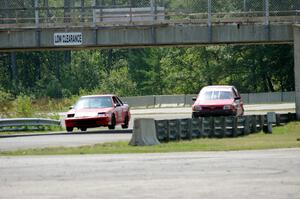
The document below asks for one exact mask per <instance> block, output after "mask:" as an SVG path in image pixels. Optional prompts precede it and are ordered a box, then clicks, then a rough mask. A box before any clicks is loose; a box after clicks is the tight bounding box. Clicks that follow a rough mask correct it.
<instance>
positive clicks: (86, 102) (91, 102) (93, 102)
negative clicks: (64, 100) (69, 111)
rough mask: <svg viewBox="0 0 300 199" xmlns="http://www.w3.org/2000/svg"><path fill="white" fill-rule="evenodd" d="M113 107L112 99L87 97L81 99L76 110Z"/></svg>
mask: <svg viewBox="0 0 300 199" xmlns="http://www.w3.org/2000/svg"><path fill="white" fill-rule="evenodd" d="M106 107H112V102H111V97H85V98H80V99H79V100H78V102H77V103H76V105H75V107H74V108H75V109H82V108H106Z"/></svg>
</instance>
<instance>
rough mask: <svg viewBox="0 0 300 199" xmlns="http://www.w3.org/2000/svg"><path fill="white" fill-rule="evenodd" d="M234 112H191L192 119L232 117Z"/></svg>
mask: <svg viewBox="0 0 300 199" xmlns="http://www.w3.org/2000/svg"><path fill="white" fill-rule="evenodd" d="M233 115H236V112H235V111H233V110H231V109H230V110H201V111H193V117H208V116H233Z"/></svg>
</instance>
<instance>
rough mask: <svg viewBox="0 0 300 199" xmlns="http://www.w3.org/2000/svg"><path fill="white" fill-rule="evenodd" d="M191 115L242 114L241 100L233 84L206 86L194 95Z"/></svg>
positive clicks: (194, 116) (195, 116)
mask: <svg viewBox="0 0 300 199" xmlns="http://www.w3.org/2000/svg"><path fill="white" fill-rule="evenodd" d="M193 100H194V101H195V103H194V104H193V106H192V110H193V113H192V117H193V118H197V117H202V116H227V115H232V116H239V115H243V114H244V107H243V102H242V99H241V96H240V94H239V93H238V91H237V89H236V88H235V87H234V86H206V87H203V88H202V89H201V91H200V93H199V95H198V97H197V98H196V97H194V98H193Z"/></svg>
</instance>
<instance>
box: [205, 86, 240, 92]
mask: <svg viewBox="0 0 300 199" xmlns="http://www.w3.org/2000/svg"><path fill="white" fill-rule="evenodd" d="M232 88H234V86H230V85H213V86H205V87H203V88H202V89H201V90H225V91H228V90H230V91H231V90H232Z"/></svg>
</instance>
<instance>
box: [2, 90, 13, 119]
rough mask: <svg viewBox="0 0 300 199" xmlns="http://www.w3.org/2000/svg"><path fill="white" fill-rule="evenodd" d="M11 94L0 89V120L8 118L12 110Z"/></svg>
mask: <svg viewBox="0 0 300 199" xmlns="http://www.w3.org/2000/svg"><path fill="white" fill-rule="evenodd" d="M12 100H13V96H12V94H10V93H8V92H5V91H4V90H2V89H0V104H1V106H0V118H1V117H9V115H10V110H11V108H12Z"/></svg>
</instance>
